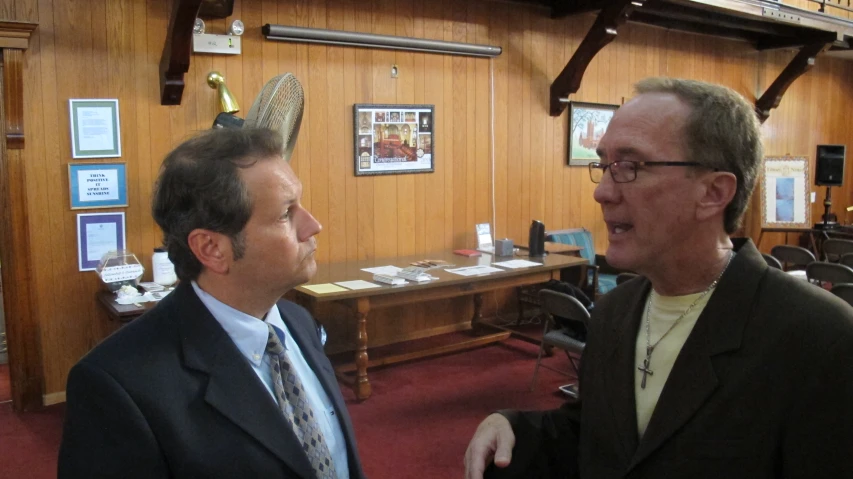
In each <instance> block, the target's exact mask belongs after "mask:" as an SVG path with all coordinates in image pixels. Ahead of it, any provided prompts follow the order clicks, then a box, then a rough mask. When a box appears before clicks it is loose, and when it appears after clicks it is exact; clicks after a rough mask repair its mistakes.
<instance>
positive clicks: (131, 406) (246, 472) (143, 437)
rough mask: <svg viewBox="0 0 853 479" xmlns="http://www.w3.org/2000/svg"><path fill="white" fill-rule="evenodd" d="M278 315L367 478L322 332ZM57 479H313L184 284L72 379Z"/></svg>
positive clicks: (357, 471)
mask: <svg viewBox="0 0 853 479" xmlns="http://www.w3.org/2000/svg"><path fill="white" fill-rule="evenodd" d="M278 308H279V310H280V311H281V317H282V319H283V320H284V322H285V323H286V324H287V327H288V329H289V330H290V333H291V335H292V337H293V339H294V340H295V341H296V342H297V343H298V344H299V348H300V349H301V350H302V353H303V355H304V357H305V359H306V360H307V362H308V364H309V365H310V366H311V369H313V370H314V372H315V373H316V375H317V377H318V378H319V380H320V383H321V384H322V385H323V388H324V389H325V391H326V393H327V394H328V395H329V398H330V399H331V400H332V403H333V404H334V407H335V412H336V416H337V418H338V420H339V421H340V424H341V429H342V430H343V433H344V436H345V439H346V443H347V451H348V457H349V470H350V474H351V477H353V478H364V472H363V471H362V468H361V462H360V461H359V458H358V451H357V449H356V443H355V436H354V434H353V427H352V423H351V421H350V417H349V414H348V412H347V408H346V404H345V403H344V400H343V398H342V397H341V393H340V390H339V389H338V384H337V381H336V380H335V375H334V372H333V370H332V366H331V364H330V363H329V361H328V359H327V358H326V356H325V354H324V353H323V347H322V345H321V344H320V341H319V338H318V335H317V332H316V329H315V327H314V321H313V319H312V318H311V317H310V315H309V314H308V312H307V311H305V310H304V309H302V308H301V307H299V306H297V305H295V304H293V303H290V302H288V301H280V302H279V303H278ZM66 398H67V406H66V418H65V430H64V432H63V437H62V446H61V448H60V451H59V477H60V478H87V479H89V478H96V477H121V478H155V477H157V478H159V477H182V478H183V477H199V478H202V477H204V478H217V477H221V478H235V477H263V478H301V479H308V478H313V477H314V474H313V472H312V470H311V465H310V463H309V462H308V459H307V457H306V456H305V454H304V453H303V452H302V447H301V446H300V444H299V442H298V440H297V439H296V436H295V434H294V433H293V431H292V429H291V428H290V426H288V424H287V423H286V422H285V419H284V416H283V415H282V413H281V411H280V410H279V408H278V405H277V404H276V402H275V400H273V398H272V396H271V395H270V394H269V392H268V391H267V390H266V388H265V387H264V386H263V384H262V383H261V381H260V380H259V379H258V377H257V375H256V374H255V372H254V371H253V370H252V368H251V365H250V364H249V363H248V361H246V359H245V358H244V357H243V356H242V355H241V354H240V352H239V351H238V350H237V347H236V346H235V345H234V343H233V341H232V340H231V338H230V337H229V336H228V335H227V333H225V331H224V330H223V329H222V327H221V326H220V325H219V323H218V322H217V321H216V320H215V319H214V318H213V316H212V315H211V314H210V312H209V311H208V310H207V308H205V307H204V305H203V304H202V302H201V300H199V299H198V297H197V296H196V294H195V292H194V291H193V289H192V286H191V285H190V284H189V283H183V284H182V285H180V286H179V287H178V288H177V289H176V290H175V291H174V292H172V293H171V294H169V295H168V296H167V297H166V298H164V299H163V300H162V301H161V302H160V304H159V305H157V307H156V308H154V309H153V310H151V311H150V312H148V313H146V314H145V315H143V316H142V317H140V318H139V319H137V320H135V321H133V322H132V323H130V324H128V325H127V326H125V327H124V328H122V329H121V330H119V331H117V332H116V333H115V334H113V335H112V336H111V337H109V338H107V339H106V340H104V342H103V343H101V344H100V345H98V346H97V347H96V348H95V349H94V350H92V351H91V352H90V353H89V354H87V355H86V356H85V357H84V358H83V359H82V360H80V362H79V363H78V364H77V365H75V366H74V368H73V369H72V370H71V373H70V374H69V376H68V386H67V390H66Z"/></svg>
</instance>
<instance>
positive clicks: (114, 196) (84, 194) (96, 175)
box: [68, 163, 127, 210]
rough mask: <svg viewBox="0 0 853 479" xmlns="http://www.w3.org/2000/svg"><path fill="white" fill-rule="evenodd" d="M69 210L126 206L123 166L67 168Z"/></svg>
mask: <svg viewBox="0 0 853 479" xmlns="http://www.w3.org/2000/svg"><path fill="white" fill-rule="evenodd" d="M68 185H69V189H70V190H71V209H72V210H76V209H81V208H110V207H116V206H127V172H126V168H125V164H124V163H97V164H92V163H87V164H70V165H68Z"/></svg>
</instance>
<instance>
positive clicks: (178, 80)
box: [160, 0, 234, 105]
mask: <svg viewBox="0 0 853 479" xmlns="http://www.w3.org/2000/svg"><path fill="white" fill-rule="evenodd" d="M233 9H234V0H173V3H172V17H171V19H170V20H169V30H168V31H167V32H166V44H165V45H163V55H162V56H161V57H160V104H161V105H180V104H181V97H182V96H183V94H184V73H186V72H188V71H189V69H190V55H191V54H192V49H193V25H194V24H195V19H196V17H212V18H225V17H227V16H229V15H231V13H232V11H233Z"/></svg>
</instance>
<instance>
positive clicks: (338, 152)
mask: <svg viewBox="0 0 853 479" xmlns="http://www.w3.org/2000/svg"><path fill="white" fill-rule="evenodd" d="M343 13H344V12H343V11H342V10H341V9H340V8H339V7H338V8H332V6H331V5H330V6H329V7H328V10H327V14H328V19H327V24H326V27H327V28H329V29H332V30H345V27H344V16H343ZM347 50H350V49H349V48H343V47H329V48H328V52H327V57H326V60H327V65H328V74H327V75H326V91H327V92H328V93H327V98H328V101H326V118H327V120H326V123H327V125H328V132H327V144H326V146H325V148H324V149H325V154H323V153H322V152H318V153H319V154H321V155H322V156H324V157H326V161H327V162H328V176H329V181H328V185H327V186H326V191H327V196H328V199H327V202H328V212H327V219H326V222H325V223H324V224H323V232H324V233H323V234H324V239H325V240H326V242H328V251H329V261H331V262H339V261H344V260H346V256H347V234H346V233H347V222H346V181H347V177H348V176H350V175H352V174H353V172H352V171H351V169H350V168H349V165H350V164H351V163H352V156H353V147H352V143H353V140H352V138H353V131H354V129H355V128H357V127H356V126H355V125H354V124H353V120H352V109H351V108H347V106H348V105H347V104H346V101H345V99H344V96H345V91H344V84H345V83H346V80H345V79H346V78H347V77H346V76H345V74H344V68H345V66H344V55H345V54H346V51H347Z"/></svg>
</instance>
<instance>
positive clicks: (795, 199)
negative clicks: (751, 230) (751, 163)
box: [761, 156, 812, 229]
mask: <svg viewBox="0 0 853 479" xmlns="http://www.w3.org/2000/svg"><path fill="white" fill-rule="evenodd" d="M810 184H811V181H810V179H809V159H808V158H806V157H804V156H784V157H772V156H771V157H767V158H764V162H763V163H762V165H761V227H762V228H773V227H776V228H803V229H808V228H811V227H812V225H811V207H810V206H811V205H810V204H809V196H810V195H809V185H810Z"/></svg>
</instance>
